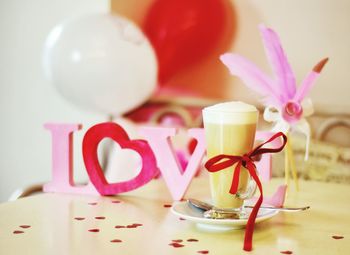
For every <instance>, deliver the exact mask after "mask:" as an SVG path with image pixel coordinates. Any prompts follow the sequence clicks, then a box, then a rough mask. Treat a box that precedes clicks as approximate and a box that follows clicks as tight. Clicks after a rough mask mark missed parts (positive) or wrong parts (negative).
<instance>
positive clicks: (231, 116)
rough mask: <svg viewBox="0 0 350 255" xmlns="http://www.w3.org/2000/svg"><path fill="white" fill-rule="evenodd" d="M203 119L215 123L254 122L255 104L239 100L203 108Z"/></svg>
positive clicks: (256, 113)
mask: <svg viewBox="0 0 350 255" xmlns="http://www.w3.org/2000/svg"><path fill="white" fill-rule="evenodd" d="M203 121H204V122H205V123H216V124H254V123H256V122H257V121H258V110H257V109H256V107H255V106H253V105H250V104H246V103H243V102H240V101H232V102H225V103H220V104H216V105H212V106H209V107H206V108H204V109H203Z"/></svg>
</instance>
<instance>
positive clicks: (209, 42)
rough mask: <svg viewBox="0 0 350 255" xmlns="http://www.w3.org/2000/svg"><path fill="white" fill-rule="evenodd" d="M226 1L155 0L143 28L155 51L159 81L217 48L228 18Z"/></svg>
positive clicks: (167, 78)
mask: <svg viewBox="0 0 350 255" xmlns="http://www.w3.org/2000/svg"><path fill="white" fill-rule="evenodd" d="M225 1H226V0H156V1H155V2H154V4H153V5H152V6H151V7H150V10H149V12H148V14H147V15H146V17H145V20H144V23H143V29H144V32H145V34H146V35H147V36H148V38H149V39H150V41H151V43H152V44H153V46H154V48H155V51H156V53H157V57H158V63H159V82H160V84H161V85H162V84H164V83H165V82H166V81H168V80H169V79H170V78H171V77H172V76H173V75H174V74H176V73H177V72H178V71H179V70H181V69H184V68H186V67H188V66H190V65H193V64H195V63H196V62H198V61H200V60H201V59H203V58H205V56H207V55H209V54H210V53H211V52H212V51H213V50H214V49H215V48H216V46H217V45H218V43H219V42H220V39H221V37H222V34H223V33H224V30H225V25H226V23H227V20H228V18H227V17H226V16H227V15H226V13H227V12H226V10H225V8H226V6H227V4H226V5H225ZM226 2H227V1H226Z"/></svg>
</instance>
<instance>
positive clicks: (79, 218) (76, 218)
mask: <svg viewBox="0 0 350 255" xmlns="http://www.w3.org/2000/svg"><path fill="white" fill-rule="evenodd" d="M74 219H75V220H85V218H84V217H75V218H74Z"/></svg>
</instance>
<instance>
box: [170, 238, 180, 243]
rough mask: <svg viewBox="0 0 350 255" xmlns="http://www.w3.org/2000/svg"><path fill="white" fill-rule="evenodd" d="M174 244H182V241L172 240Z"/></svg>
mask: <svg viewBox="0 0 350 255" xmlns="http://www.w3.org/2000/svg"><path fill="white" fill-rule="evenodd" d="M171 241H172V242H173V243H182V239H176V240H171Z"/></svg>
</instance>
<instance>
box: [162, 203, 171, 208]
mask: <svg viewBox="0 0 350 255" xmlns="http://www.w3.org/2000/svg"><path fill="white" fill-rule="evenodd" d="M163 207H164V208H169V207H171V205H170V204H164V205H163Z"/></svg>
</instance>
